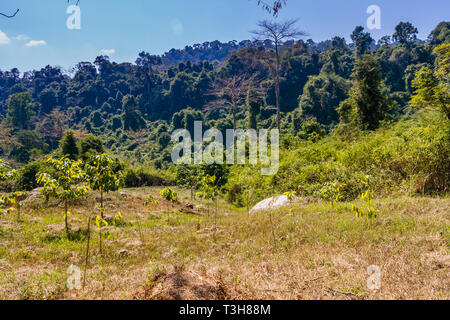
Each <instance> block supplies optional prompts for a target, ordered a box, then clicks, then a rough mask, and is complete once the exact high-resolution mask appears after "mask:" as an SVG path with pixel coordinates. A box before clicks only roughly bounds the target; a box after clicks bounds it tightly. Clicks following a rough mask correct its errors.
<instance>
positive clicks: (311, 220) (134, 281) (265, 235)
mask: <svg viewBox="0 0 450 320" xmlns="http://www.w3.org/2000/svg"><path fill="white" fill-rule="evenodd" d="M158 190H159V189H158V188H152V189H150V188H149V189H132V190H125V191H124V192H125V193H126V194H127V196H126V197H123V196H120V195H119V194H110V195H108V196H107V199H108V201H107V202H106V208H107V215H109V216H114V215H115V214H117V212H119V211H120V212H121V213H122V215H123V216H124V220H125V222H126V224H125V225H123V226H120V227H114V226H109V227H107V228H105V229H104V230H103V235H106V236H108V238H109V239H107V240H104V250H103V252H102V253H100V252H99V251H98V232H97V230H96V229H95V226H94V224H93V225H92V226H91V230H92V238H91V255H90V259H89V266H88V269H87V279H86V287H85V288H84V289H83V290H78V291H77V290H72V291H69V290H68V289H67V288H66V280H67V277H68V276H69V275H68V274H67V272H66V271H67V268H68V267H69V266H70V265H71V264H73V265H76V266H79V267H80V268H81V269H83V267H84V259H85V248H86V240H87V239H86V234H87V232H86V229H87V216H88V214H91V215H92V216H96V215H97V214H98V211H97V209H95V202H96V201H95V198H94V195H90V197H89V198H87V199H83V200H82V201H80V203H78V204H76V205H75V206H74V208H73V209H72V214H71V216H70V218H69V221H70V225H71V230H72V234H71V236H70V238H67V237H66V235H65V233H64V228H63V215H62V212H63V210H62V208H61V207H58V206H55V205H53V206H42V205H41V204H40V203H39V202H32V203H28V204H26V206H25V208H24V209H23V211H22V217H23V221H20V222H18V221H16V218H15V216H14V215H12V216H2V217H0V245H1V246H0V299H132V298H134V297H143V296H142V295H143V294H144V293H146V292H147V293H148V292H150V295H148V294H147V295H146V296H145V298H158V297H159V298H170V297H167V295H164V294H161V292H164V288H162V287H161V285H160V284H157V281H155V279H158V277H160V275H161V273H164V277H166V278H167V279H179V277H178V278H177V277H175V276H173V274H174V272H175V273H176V272H177V270H178V271H179V270H184V271H183V272H185V274H184V276H183V277H182V278H183V279H184V277H185V276H186V277H187V279H188V280H189V281H186V283H195V282H196V281H195V279H192V277H194V275H198V277H199V279H207V284H208V285H210V286H211V287H214V286H215V285H219V284H220V288H221V290H224V294H225V295H224V296H223V297H226V298H228V299H449V297H450V277H449V267H450V261H449V260H450V258H449V257H450V255H449V246H450V228H449V226H450V224H449V220H450V200H449V199H430V198H406V197H405V198H396V199H379V200H377V201H376V204H377V205H378V206H379V207H380V208H381V209H382V211H383V215H382V216H381V217H379V218H377V219H372V220H371V219H367V218H356V217H355V216H354V214H353V213H351V211H350V204H338V205H337V206H335V207H334V208H332V207H331V206H330V205H329V204H327V203H322V202H317V203H309V204H306V205H305V204H302V205H298V206H297V207H293V208H285V209H281V210H278V211H276V212H273V214H272V220H273V224H274V233H275V239H273V237H272V228H271V224H270V219H269V215H268V213H258V214H255V215H253V216H250V217H248V216H247V213H246V212H244V211H242V210H236V209H234V208H232V207H230V206H228V205H226V204H225V203H221V207H220V211H219V215H218V231H217V239H216V242H214V241H213V236H212V234H213V217H212V215H211V214H210V215H209V216H208V210H207V207H206V204H205V203H204V202H203V203H202V206H201V207H200V208H198V207H197V208H196V209H195V210H191V209H190V208H189V206H186V202H187V199H186V197H187V194H188V192H182V197H181V198H182V199H183V200H182V202H184V204H179V205H176V206H175V208H172V206H171V205H170V204H168V203H166V202H164V201H163V200H162V199H159V200H160V203H159V204H158V205H157V206H156V207H155V208H152V209H148V208H144V207H143V204H142V202H143V201H142V196H143V195H147V194H153V195H155V196H156V195H158V194H159V192H158ZM158 198H159V197H158ZM195 204H196V205H199V204H201V202H199V201H196V202H195ZM171 211H174V213H172V214H171V216H170V218H169V221H168V216H167V212H171ZM175 211H176V213H175ZM186 211H189V212H190V213H186ZM199 213H200V214H199ZM370 265H378V266H380V268H381V270H382V278H381V288H380V289H379V290H377V291H371V290H369V289H368V288H367V285H366V281H367V279H368V277H369V275H368V274H367V268H368V267H369V266H370ZM158 275H159V276H158ZM177 281H178V280H177ZM205 281H206V280H205ZM188 286H189V285H188ZM153 287H158V293H159V296H158V294H155V296H152V294H151V292H152V291H149V288H150V289H151V288H153ZM188 289H189V288H188ZM180 290H185V292H191V291H186V290H187V289H186V288H181V287H180ZM208 292H209V293H211V292H210V291H208ZM183 297H188V298H189V297H192V298H194V299H201V298H202V297H203V296H196V295H192V294H191V295H185V296H183ZM208 297H210V296H204V298H208ZM221 297H222V296H221Z"/></svg>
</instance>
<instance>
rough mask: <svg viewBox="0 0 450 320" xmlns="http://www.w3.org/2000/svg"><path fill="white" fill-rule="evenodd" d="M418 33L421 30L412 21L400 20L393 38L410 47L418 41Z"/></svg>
mask: <svg viewBox="0 0 450 320" xmlns="http://www.w3.org/2000/svg"><path fill="white" fill-rule="evenodd" d="M417 33H419V31H418V30H417V28H416V27H414V26H413V25H412V24H411V23H410V22H400V23H399V24H398V25H397V26H396V27H395V33H394V34H393V35H392V39H393V40H394V41H397V42H399V43H400V44H403V45H406V46H408V47H409V46H410V45H411V44H412V43H414V41H416V39H417Z"/></svg>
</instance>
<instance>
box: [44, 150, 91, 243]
mask: <svg viewBox="0 0 450 320" xmlns="http://www.w3.org/2000/svg"><path fill="white" fill-rule="evenodd" d="M47 163H48V164H49V165H50V167H51V168H52V169H53V170H49V172H48V173H47V172H39V173H38V175H37V182H38V183H39V184H40V185H42V186H43V188H42V190H41V193H42V195H43V196H44V198H45V199H46V200H49V199H50V198H56V199H59V200H61V201H63V202H64V212H65V219H64V220H65V226H66V233H67V235H68V234H69V225H68V222H67V214H68V211H69V202H71V201H73V200H75V199H77V198H79V197H81V196H83V195H85V194H86V193H87V192H88V191H89V186H88V185H86V184H84V183H83V182H85V181H86V174H85V173H84V171H83V169H82V162H81V161H73V160H71V159H69V158H67V157H62V158H60V159H53V158H49V159H48V160H47Z"/></svg>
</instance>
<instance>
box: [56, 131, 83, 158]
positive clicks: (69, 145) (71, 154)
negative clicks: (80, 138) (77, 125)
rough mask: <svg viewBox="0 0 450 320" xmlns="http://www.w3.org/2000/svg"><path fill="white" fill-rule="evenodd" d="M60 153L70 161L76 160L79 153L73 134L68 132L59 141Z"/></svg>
mask: <svg viewBox="0 0 450 320" xmlns="http://www.w3.org/2000/svg"><path fill="white" fill-rule="evenodd" d="M61 153H62V156H64V157H67V158H69V159H70V160H77V159H78V156H79V153H80V151H79V150H78V146H77V139H76V138H75V136H74V132H73V131H72V130H69V131H67V132H66V135H65V136H64V138H63V139H62V140H61Z"/></svg>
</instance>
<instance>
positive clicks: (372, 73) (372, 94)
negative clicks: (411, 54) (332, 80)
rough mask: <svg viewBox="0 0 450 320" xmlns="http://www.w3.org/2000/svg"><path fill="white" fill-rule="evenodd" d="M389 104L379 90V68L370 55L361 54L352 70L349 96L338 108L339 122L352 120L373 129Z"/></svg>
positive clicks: (383, 116) (382, 117) (381, 118)
mask: <svg viewBox="0 0 450 320" xmlns="http://www.w3.org/2000/svg"><path fill="white" fill-rule="evenodd" d="M389 108H390V106H389V104H388V102H387V100H386V98H385V97H384V96H383V93H382V92H381V70H380V67H379V65H378V64H377V61H376V59H375V58H374V57H372V56H368V55H365V56H362V57H361V58H360V59H358V60H357V61H356V64H355V69H354V71H353V88H352V89H351V92H350V97H349V98H348V99H347V100H345V101H343V102H342V103H341V104H340V106H339V109H338V112H339V114H340V117H341V122H343V123H351V122H354V123H356V124H358V125H360V126H362V127H363V128H367V129H369V130H374V129H376V128H378V126H379V124H380V121H381V120H383V119H384V118H385V116H386V113H387V111H388V110H389Z"/></svg>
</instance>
